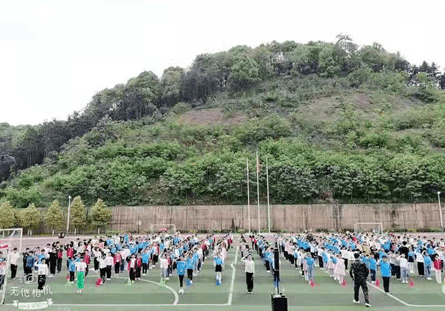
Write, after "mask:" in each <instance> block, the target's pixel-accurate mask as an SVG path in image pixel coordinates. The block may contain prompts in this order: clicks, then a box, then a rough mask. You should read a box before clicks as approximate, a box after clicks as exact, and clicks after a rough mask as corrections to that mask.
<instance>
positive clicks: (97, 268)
mask: <svg viewBox="0 0 445 311" xmlns="http://www.w3.org/2000/svg"><path fill="white" fill-rule="evenodd" d="M94 270H96V271H97V270H99V260H97V257H94Z"/></svg>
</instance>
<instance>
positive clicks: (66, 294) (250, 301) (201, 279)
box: [0, 248, 445, 311]
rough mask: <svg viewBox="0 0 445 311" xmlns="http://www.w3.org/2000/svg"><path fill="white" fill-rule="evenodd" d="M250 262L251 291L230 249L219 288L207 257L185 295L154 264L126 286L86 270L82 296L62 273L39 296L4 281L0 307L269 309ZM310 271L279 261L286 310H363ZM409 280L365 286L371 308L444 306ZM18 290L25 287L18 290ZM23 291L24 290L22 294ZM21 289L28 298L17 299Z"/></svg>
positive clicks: (263, 284) (345, 290)
mask: <svg viewBox="0 0 445 311" xmlns="http://www.w3.org/2000/svg"><path fill="white" fill-rule="evenodd" d="M255 261H256V274H255V287H254V293H253V294H247V293H246V284H245V274H244V272H243V267H242V263H241V261H240V260H239V255H236V250H235V248H232V249H231V250H230V251H229V253H228V260H227V262H226V264H225V269H224V272H223V283H222V285H221V286H216V285H215V281H214V272H213V270H214V267H213V262H212V261H206V262H205V264H204V266H203V269H202V271H201V273H200V274H199V275H198V276H196V277H195V278H194V284H193V285H192V286H190V287H189V288H185V294H177V292H178V290H179V281H178V278H177V276H176V275H173V277H171V278H170V280H169V281H168V283H167V284H166V286H161V285H160V284H159V270H158V269H157V268H158V267H156V268H155V269H153V270H150V271H149V275H147V276H143V277H142V280H141V281H138V282H136V283H135V284H134V285H131V286H128V285H127V273H124V274H122V275H120V276H119V277H118V278H116V277H113V278H112V279H111V280H110V281H107V282H106V284H105V285H103V286H100V287H96V285H95V282H96V279H97V274H96V273H95V272H92V273H90V274H89V275H88V276H87V278H86V279H85V290H84V293H82V294H77V293H76V291H77V288H76V284H75V283H74V284H70V283H67V282H66V272H62V274H58V275H56V277H54V278H48V280H47V285H48V286H49V288H50V290H51V293H46V295H41V296H40V297H32V289H36V288H37V285H36V284H30V285H28V284H26V285H25V284H23V282H19V280H15V281H8V288H7V293H6V305H5V306H2V307H1V308H0V309H1V310H17V309H18V308H17V307H15V306H13V304H14V300H16V301H18V303H29V302H32V301H35V302H42V301H47V299H52V302H53V304H52V305H51V306H50V307H49V308H47V310H58V311H75V310H79V311H81V310H82V311H84V310H85V311H86V310H185V311H188V310H213V309H215V310H271V302H270V294H271V292H272V291H273V285H272V277H271V276H269V274H268V273H267V272H266V270H265V269H264V267H263V265H262V263H261V260H260V259H259V257H258V256H256V257H255ZM64 268H66V267H64ZM62 271H66V270H65V269H62ZM315 275H316V277H315V278H316V284H315V286H314V287H311V286H310V285H309V284H308V283H307V282H305V281H304V278H303V277H301V276H300V274H299V273H298V272H297V270H295V268H293V267H291V265H290V263H289V262H285V261H284V260H282V265H281V287H282V288H284V289H285V292H286V296H287V297H288V305H289V310H364V309H368V308H365V307H364V305H363V297H361V304H360V305H356V304H354V303H353V302H352V299H353V286H352V281H351V280H350V278H349V277H346V280H347V286H346V287H342V286H341V285H339V284H338V282H336V281H334V280H333V279H331V278H330V277H329V275H327V274H326V273H325V272H324V271H321V270H319V269H318V268H317V269H316V274H315ZM433 279H434V278H433ZM413 280H414V283H415V285H414V287H409V286H408V285H407V284H401V283H400V282H399V281H392V283H391V287H390V289H391V292H392V295H386V294H384V293H383V292H382V291H381V290H380V289H377V288H374V287H372V286H369V292H370V300H371V305H372V307H373V308H379V309H386V310H414V309H417V310H444V309H445V294H444V293H443V292H442V285H441V284H438V283H436V282H435V281H426V280H424V279H421V278H419V277H414V278H413ZM13 288H14V289H13ZM22 289H24V290H25V291H24V292H22ZM27 289H28V290H29V292H26V290H27ZM18 291H20V292H18ZM27 293H29V296H30V297H23V295H26V294H27ZM22 306H23V305H22Z"/></svg>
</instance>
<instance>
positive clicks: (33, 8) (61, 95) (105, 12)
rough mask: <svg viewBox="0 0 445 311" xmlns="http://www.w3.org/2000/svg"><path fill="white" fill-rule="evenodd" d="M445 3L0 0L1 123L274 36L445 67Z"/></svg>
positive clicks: (32, 120)
mask: <svg viewBox="0 0 445 311" xmlns="http://www.w3.org/2000/svg"><path fill="white" fill-rule="evenodd" d="M444 12H445V1H443V0H438V1H428V0H425V1H407V0H405V1H397V0H385V1H380V0H377V1H376V0H374V1H366V2H365V1H357V0H354V1H341V0H335V1H334V0H328V1H316V0H312V1H307V0H305V1H296V0H294V1H277V0H275V1H264V2H263V1H259V0H256V1H243V0H237V1H230V0H225V1H212V0H206V1H193V0H182V1H167V0H162V1H142V0H141V1H136V0H122V1H117V0H109V1H106V0H87V1H79V0H76V1H74V0H72V1H62V0H53V1H51V0H48V1H45V0H38V1H37V0H29V1H24V0H9V1H8V0H0V90H1V93H0V94H1V95H0V122H8V123H9V124H11V125H19V124H38V123H41V122H43V121H44V120H48V121H49V120H52V119H54V118H56V119H63V120H66V119H67V116H68V115H69V114H71V113H72V112H73V111H75V110H81V109H82V108H84V107H85V106H86V104H87V103H88V102H89V101H90V99H91V98H92V96H93V95H94V94H95V93H97V92H99V91H100V90H102V89H104V88H111V87H113V86H114V85H116V84H118V83H125V82H127V80H128V79H129V78H131V77H134V76H136V75H138V74H139V73H140V72H142V71H144V70H152V71H153V72H154V73H156V74H157V75H158V76H159V77H160V76H161V75H162V72H163V70H164V69H166V68H167V67H169V66H181V67H187V66H189V65H190V64H191V63H192V61H193V59H194V58H195V56H196V55H198V54H201V53H205V52H217V51H221V50H228V49H230V48H231V47H233V46H236V45H240V44H243V45H249V46H252V47H255V46H258V45H260V44H261V43H267V42H271V41H273V40H276V41H278V42H283V41H285V40H294V41H297V42H299V43H306V42H308V41H310V40H312V41H316V40H323V41H328V42H334V41H335V36H336V35H337V34H339V33H346V34H349V35H350V36H351V37H352V39H353V40H354V41H355V42H356V43H358V44H360V45H362V44H372V43H373V42H379V43H381V44H382V45H383V46H384V48H385V49H387V50H388V51H390V52H397V51H400V52H401V54H402V56H404V57H405V58H406V59H407V60H408V61H409V62H411V63H413V64H420V63H421V62H422V60H427V61H428V62H432V61H434V62H436V63H437V64H439V65H440V70H441V71H442V70H443V69H444V67H445V40H444V36H443V18H444Z"/></svg>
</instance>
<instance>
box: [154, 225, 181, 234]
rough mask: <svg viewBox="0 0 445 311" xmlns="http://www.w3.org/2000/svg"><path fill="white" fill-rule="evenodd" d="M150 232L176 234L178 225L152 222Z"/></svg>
mask: <svg viewBox="0 0 445 311" xmlns="http://www.w3.org/2000/svg"><path fill="white" fill-rule="evenodd" d="M150 233H152V234H153V233H168V234H169V235H174V234H175V233H176V225H174V224H151V227H150Z"/></svg>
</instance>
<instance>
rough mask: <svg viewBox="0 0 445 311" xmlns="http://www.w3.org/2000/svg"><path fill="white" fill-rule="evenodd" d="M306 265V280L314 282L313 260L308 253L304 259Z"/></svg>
mask: <svg viewBox="0 0 445 311" xmlns="http://www.w3.org/2000/svg"><path fill="white" fill-rule="evenodd" d="M305 260H306V264H307V278H308V281H309V282H310V281H313V280H314V271H315V260H314V258H312V255H311V253H308V254H307V256H306V258H305Z"/></svg>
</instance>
